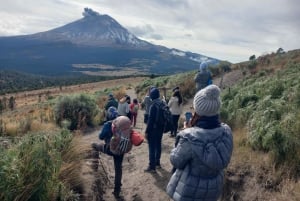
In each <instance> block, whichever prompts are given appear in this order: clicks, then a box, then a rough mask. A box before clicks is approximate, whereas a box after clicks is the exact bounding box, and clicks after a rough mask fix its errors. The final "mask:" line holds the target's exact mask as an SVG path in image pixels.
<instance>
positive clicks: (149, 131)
mask: <svg viewBox="0 0 300 201" xmlns="http://www.w3.org/2000/svg"><path fill="white" fill-rule="evenodd" d="M159 97H160V93H159V90H158V89H157V88H156V87H153V88H151V90H150V98H151V100H152V103H151V106H150V109H149V118H148V122H147V127H146V131H145V136H146V139H147V140H148V148H149V166H148V168H147V169H145V172H150V173H155V172H156V168H161V166H160V157H161V141H162V136H163V125H161V124H159V122H157V113H158V112H159V107H158V105H160V104H162V100H161V99H160V98H159Z"/></svg>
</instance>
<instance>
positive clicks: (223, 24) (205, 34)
mask: <svg viewBox="0 0 300 201" xmlns="http://www.w3.org/2000/svg"><path fill="white" fill-rule="evenodd" d="M0 5H1V7H0V19H1V20H0V36H11V35H24V34H32V33H37V32H42V31H47V30H50V29H53V28H56V27H59V26H63V25H65V24H67V23H70V22H72V21H75V20H78V19H80V18H82V12H83V9H84V8H85V7H89V8H91V9H93V10H94V11H96V12H98V13H100V14H107V15H110V16H111V17H113V18H114V19H116V20H117V21H118V22H119V23H120V24H121V25H122V26H124V27H125V28H126V29H128V30H129V31H130V32H131V33H133V34H134V35H136V36H137V37H139V38H141V39H144V40H147V41H149V42H151V43H154V44H156V45H164V46H166V47H169V48H177V49H180V50H183V51H191V52H196V53H199V54H204V55H206V56H211V57H215V58H218V59H222V60H227V61H230V62H233V63H236V62H241V61H245V60H248V59H249V57H250V56H251V55H253V54H255V55H256V56H257V57H258V56H260V55H264V54H267V53H271V52H275V51H276V50H277V49H278V48H279V47H281V48H283V49H284V50H285V51H288V50H293V49H299V48H300V37H299V35H300V12H299V10H300V4H299V2H298V0H284V1H281V0H242V1H240V0H126V1H124V0H42V1H36V0H9V1H7V0H0Z"/></svg>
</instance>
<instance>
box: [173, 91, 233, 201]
mask: <svg viewBox="0 0 300 201" xmlns="http://www.w3.org/2000/svg"><path fill="white" fill-rule="evenodd" d="M193 105H194V109H195V114H194V116H193V118H192V120H191V121H190V123H189V124H188V125H189V126H188V128H185V129H184V130H182V131H181V132H180V133H179V134H178V143H176V144H177V145H176V147H175V148H174V149H173V150H172V151H171V155H170V161H171V163H172V165H173V166H174V169H176V170H175V172H174V173H173V175H172V177H171V179H170V181H169V183H168V186H167V193H168V195H169V196H170V197H171V198H172V199H173V200H174V201H194V200H195V201H196V200H197V201H217V200H218V198H219V197H220V196H221V194H222V188H223V180H224V169H225V168H226V167H227V166H228V164H229V162H230V159H231V155H232V150H233V137H232V132H231V129H230V127H229V126H228V125H227V124H225V123H221V122H220V119H219V112H220V107H221V100H220V89H219V87H218V86H216V85H209V86H207V87H205V88H204V89H202V90H200V91H199V92H197V93H196V95H195V97H194V101H193Z"/></svg>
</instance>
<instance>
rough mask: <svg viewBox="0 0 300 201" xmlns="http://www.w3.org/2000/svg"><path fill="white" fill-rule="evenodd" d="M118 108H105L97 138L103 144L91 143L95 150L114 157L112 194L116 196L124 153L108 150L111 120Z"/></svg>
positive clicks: (119, 184)
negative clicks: (117, 153) (118, 153)
mask: <svg viewBox="0 0 300 201" xmlns="http://www.w3.org/2000/svg"><path fill="white" fill-rule="evenodd" d="M118 116H119V115H118V110H117V108H115V107H109V108H108V110H107V114H106V117H107V120H108V121H107V122H105V123H104V125H103V128H102V130H101V131H100V133H99V139H100V140H104V142H105V143H104V144H103V143H101V144H97V143H93V144H92V147H93V149H95V150H96V151H101V152H103V153H105V154H107V155H110V156H112V157H113V159H114V167H115V187H114V191H113V194H114V195H115V196H116V197H120V192H121V186H122V182H121V180H122V163H123V158H124V154H121V155H115V154H113V153H112V152H111V151H110V141H111V138H112V136H113V132H112V129H111V127H112V121H113V120H114V119H116V118H117V117H118Z"/></svg>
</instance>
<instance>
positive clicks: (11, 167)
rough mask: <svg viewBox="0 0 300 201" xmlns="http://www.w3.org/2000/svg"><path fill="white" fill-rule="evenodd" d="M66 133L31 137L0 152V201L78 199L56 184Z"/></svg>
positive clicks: (68, 139) (68, 136) (69, 139)
mask: <svg viewBox="0 0 300 201" xmlns="http://www.w3.org/2000/svg"><path fill="white" fill-rule="evenodd" d="M71 142H72V135H71V134H70V133H69V132H67V131H61V132H38V133H30V134H27V135H26V136H24V137H22V138H21V139H20V141H19V142H18V143H16V144H14V145H12V146H11V148H10V149H0V200H3V201H10V200H20V201H22V200H24V201H25V200H41V201H43V200H45V201H46V200H67V199H69V198H72V199H73V198H75V197H78V196H76V195H75V194H74V193H72V192H71V190H70V189H69V190H68V188H66V187H65V185H64V184H63V183H62V182H61V181H60V180H59V170H60V169H61V165H62V163H63V161H62V154H63V152H64V150H65V149H68V147H69V146H70V144H71Z"/></svg>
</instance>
